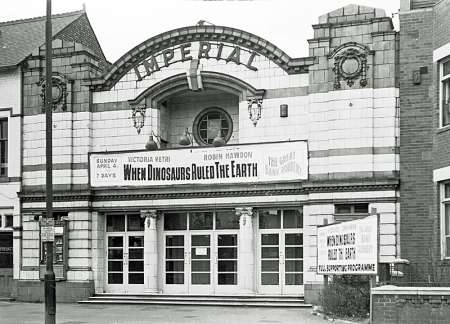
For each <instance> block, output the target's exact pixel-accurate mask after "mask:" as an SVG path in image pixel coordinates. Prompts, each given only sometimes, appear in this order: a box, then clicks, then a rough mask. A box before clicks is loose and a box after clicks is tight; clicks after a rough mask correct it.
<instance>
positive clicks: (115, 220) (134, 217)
mask: <svg viewBox="0 0 450 324" xmlns="http://www.w3.org/2000/svg"><path fill="white" fill-rule="evenodd" d="M143 230H144V219H143V218H142V217H141V215H140V214H108V215H106V231H107V232H125V231H127V232H131V231H138V232H140V231H143Z"/></svg>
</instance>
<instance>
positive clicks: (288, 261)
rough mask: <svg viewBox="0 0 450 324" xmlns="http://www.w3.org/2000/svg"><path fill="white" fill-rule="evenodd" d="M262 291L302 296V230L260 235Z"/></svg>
mask: <svg viewBox="0 0 450 324" xmlns="http://www.w3.org/2000/svg"><path fill="white" fill-rule="evenodd" d="M259 245H260V260H261V262H260V291H261V292H262V293H264V294H283V295H302V294H303V292H304V290H303V233H290V232H285V231H282V230H280V231H278V233H273V232H271V233H261V234H260V244H259Z"/></svg>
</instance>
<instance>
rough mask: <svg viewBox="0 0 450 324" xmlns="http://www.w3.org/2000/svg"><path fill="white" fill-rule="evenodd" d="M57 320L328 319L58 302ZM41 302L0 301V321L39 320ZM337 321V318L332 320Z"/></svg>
mask: <svg viewBox="0 0 450 324" xmlns="http://www.w3.org/2000/svg"><path fill="white" fill-rule="evenodd" d="M56 312H57V316H56V322H57V323H58V324H144V323H145V324H148V323H152V324H160V323H183V324H203V323H205V324H206V323H214V324H233V323H245V324H278V323H288V324H289V323H295V324H324V323H330V322H329V321H327V320H325V319H323V318H321V317H318V316H314V315H312V314H311V309H304V308H303V309H302V308H298V309H291V308H289V309H286V308H253V307H209V306H158V305H86V304H58V305H57V310H56ZM43 322H44V305H43V304H33V303H21V302H0V323H1V324H41V323H43ZM334 323H338V322H334Z"/></svg>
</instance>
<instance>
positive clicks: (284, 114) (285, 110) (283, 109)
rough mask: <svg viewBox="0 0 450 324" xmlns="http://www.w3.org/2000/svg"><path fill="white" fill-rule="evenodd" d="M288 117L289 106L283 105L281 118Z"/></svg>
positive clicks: (281, 106)
mask: <svg viewBox="0 0 450 324" xmlns="http://www.w3.org/2000/svg"><path fill="white" fill-rule="evenodd" d="M287 116H288V105H286V104H282V105H280V117H287Z"/></svg>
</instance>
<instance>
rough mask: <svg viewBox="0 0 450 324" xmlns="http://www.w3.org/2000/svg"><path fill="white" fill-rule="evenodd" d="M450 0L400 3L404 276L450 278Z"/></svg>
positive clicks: (440, 280) (434, 279)
mask: <svg viewBox="0 0 450 324" xmlns="http://www.w3.org/2000/svg"><path fill="white" fill-rule="evenodd" d="M449 13H450V1H448V0H444V1H414V0H412V1H402V2H401V11H400V48H401V51H400V65H399V68H400V74H399V77H400V106H401V113H400V135H401V150H400V167H401V173H400V174H401V190H400V193H401V206H402V218H401V225H400V229H401V230H400V233H401V236H400V237H401V240H400V246H401V256H402V258H404V259H407V260H409V261H410V262H411V264H410V266H409V270H408V273H407V274H406V276H405V278H404V280H407V281H411V282H424V283H440V284H446V285H448V282H449V281H450V266H449V265H450V264H449V262H448V260H449V257H450V236H449V235H450V231H449V229H450V225H449V224H450V205H449V204H448V202H449V201H448V198H449V197H450V196H449V193H450V191H449V189H450V185H449V184H448V180H449V179H450V174H449V170H450V167H449V166H450V152H449V145H448V141H449V139H450V137H449V132H448V130H449V123H450V120H449V112H450V110H449V93H450V88H449V85H450V21H449V19H448V15H449Z"/></svg>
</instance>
